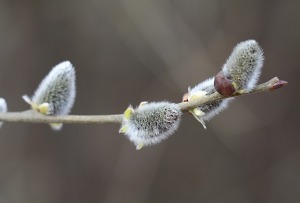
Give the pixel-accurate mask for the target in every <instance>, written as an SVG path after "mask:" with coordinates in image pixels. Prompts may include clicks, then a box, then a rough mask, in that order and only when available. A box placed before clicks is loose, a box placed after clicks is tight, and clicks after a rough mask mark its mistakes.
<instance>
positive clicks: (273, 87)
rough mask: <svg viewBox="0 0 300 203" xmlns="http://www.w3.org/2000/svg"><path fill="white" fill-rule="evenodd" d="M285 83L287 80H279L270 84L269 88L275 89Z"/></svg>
mask: <svg viewBox="0 0 300 203" xmlns="http://www.w3.org/2000/svg"><path fill="white" fill-rule="evenodd" d="M287 84H288V82H287V81H284V80H279V81H278V82H276V83H274V84H273V85H272V87H271V88H270V90H276V89H279V88H282V87H283V86H286V85H287Z"/></svg>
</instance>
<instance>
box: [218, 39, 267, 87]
mask: <svg viewBox="0 0 300 203" xmlns="http://www.w3.org/2000/svg"><path fill="white" fill-rule="evenodd" d="M263 61H264V56H263V51H262V49H261V48H260V46H259V45H258V43H257V42H256V41H255V40H246V41H244V42H240V43H239V44H237V45H236V47H235V48H234V49H233V51H232V53H231V55H230V56H229V58H228V59H227V61H226V63H225V64H224V66H223V68H222V70H223V72H224V75H225V76H226V77H227V78H229V79H231V80H232V81H233V82H235V83H236V85H237V88H238V90H242V89H252V88H253V87H254V86H255V85H256V83H257V81H258V78H259V76H260V73H261V69H262V66H263Z"/></svg>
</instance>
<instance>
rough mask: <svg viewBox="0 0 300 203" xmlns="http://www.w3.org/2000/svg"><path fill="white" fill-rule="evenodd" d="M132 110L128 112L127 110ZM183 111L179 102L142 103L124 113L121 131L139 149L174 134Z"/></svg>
mask: <svg viewBox="0 0 300 203" xmlns="http://www.w3.org/2000/svg"><path fill="white" fill-rule="evenodd" d="M128 110H129V111H131V112H130V113H128V112H127V111H128ZM180 118H181V111H180V108H179V106H178V105H177V104H174V103H169V102H153V103H141V105H140V106H139V107H138V108H136V109H132V108H131V107H129V108H128V109H127V110H126V111H125V113H124V121H123V124H122V127H121V129H120V132H122V133H124V134H125V135H126V136H127V137H128V138H129V140H130V141H132V142H133V143H134V144H135V145H136V147H137V149H141V148H142V147H143V146H147V145H152V144H157V143H159V142H161V141H162V140H164V139H166V138H168V137H169V136H170V135H171V134H173V133H174V132H175V131H176V130H177V128H178V126H179V123H180Z"/></svg>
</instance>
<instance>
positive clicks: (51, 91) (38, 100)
mask: <svg viewBox="0 0 300 203" xmlns="http://www.w3.org/2000/svg"><path fill="white" fill-rule="evenodd" d="M75 80H76V76H75V69H74V67H73V65H72V64H71V63H70V62H69V61H64V62H62V63H60V64H58V65H56V66H55V67H54V68H53V69H52V70H51V71H50V72H49V74H48V75H47V76H46V77H45V78H44V79H43V80H42V82H41V83H40V85H39V87H38V88H37V90H36V91H35V93H34V95H33V96H32V98H29V97H28V96H27V95H24V96H23V99H24V100H25V101H26V102H28V103H29V104H30V105H31V107H32V109H34V110H36V111H38V112H40V113H43V114H46V115H52V116H59V115H67V114H69V112H70V111H71V108H72V107H73V104H74V101H75V96H76V85H75V82H76V81H75ZM51 126H52V128H53V129H56V130H58V129H60V128H61V126H62V124H52V125H51Z"/></svg>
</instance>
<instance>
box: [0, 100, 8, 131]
mask: <svg viewBox="0 0 300 203" xmlns="http://www.w3.org/2000/svg"><path fill="white" fill-rule="evenodd" d="M5 112H7V104H6V101H5V99H3V98H1V97H0V113H5ZM2 125H3V122H0V128H1V127H2Z"/></svg>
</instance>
